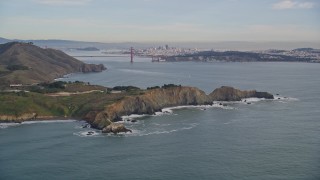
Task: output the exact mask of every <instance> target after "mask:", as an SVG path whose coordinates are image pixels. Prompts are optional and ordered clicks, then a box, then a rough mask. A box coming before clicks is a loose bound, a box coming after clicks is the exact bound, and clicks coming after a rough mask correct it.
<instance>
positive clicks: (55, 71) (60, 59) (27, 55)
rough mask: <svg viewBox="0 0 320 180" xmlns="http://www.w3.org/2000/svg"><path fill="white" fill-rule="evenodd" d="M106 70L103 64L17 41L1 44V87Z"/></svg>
mask: <svg viewBox="0 0 320 180" xmlns="http://www.w3.org/2000/svg"><path fill="white" fill-rule="evenodd" d="M105 69H106V68H105V67H104V66H103V65H102V64H100V65H95V64H86V63H83V62H81V61H79V60H77V59H75V58H73V57H71V56H69V55H67V54H65V53H64V52H62V51H59V50H55V49H42V48H40V47H37V46H34V45H32V44H28V43H17V42H15V43H7V44H2V45H0V75H2V76H0V81H1V82H2V85H3V84H32V83H39V82H48V81H52V80H54V79H55V78H58V77H61V76H63V75H65V74H69V73H73V72H100V71H103V70H105Z"/></svg>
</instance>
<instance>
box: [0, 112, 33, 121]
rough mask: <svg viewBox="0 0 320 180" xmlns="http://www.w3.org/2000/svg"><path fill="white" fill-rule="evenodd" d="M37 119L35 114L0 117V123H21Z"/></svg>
mask: <svg viewBox="0 0 320 180" xmlns="http://www.w3.org/2000/svg"><path fill="white" fill-rule="evenodd" d="M36 118H37V114H36V113H25V114H22V115H19V116H14V115H0V121H2V122H17V123H20V122H23V121H28V120H35V119H36Z"/></svg>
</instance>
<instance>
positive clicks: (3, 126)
mask: <svg viewBox="0 0 320 180" xmlns="http://www.w3.org/2000/svg"><path fill="white" fill-rule="evenodd" d="M19 125H20V124H19V123H0V129H6V128H9V127H14V126H19Z"/></svg>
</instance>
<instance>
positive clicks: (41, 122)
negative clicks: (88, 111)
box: [20, 120, 77, 124]
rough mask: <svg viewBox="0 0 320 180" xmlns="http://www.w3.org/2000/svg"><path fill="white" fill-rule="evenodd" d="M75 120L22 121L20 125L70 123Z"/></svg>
mask: <svg viewBox="0 0 320 180" xmlns="http://www.w3.org/2000/svg"><path fill="white" fill-rule="evenodd" d="M76 121H77V120H43V121H42V120H41V121H24V122H22V123H20V124H46V123H70V122H76Z"/></svg>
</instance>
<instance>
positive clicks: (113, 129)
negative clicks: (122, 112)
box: [102, 123, 132, 134]
mask: <svg viewBox="0 0 320 180" xmlns="http://www.w3.org/2000/svg"><path fill="white" fill-rule="evenodd" d="M120 132H125V133H127V132H131V133H132V131H131V130H130V129H127V128H126V127H124V125H123V124H121V123H111V124H110V125H108V126H107V127H105V128H103V130H102V133H113V134H118V133H120Z"/></svg>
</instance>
